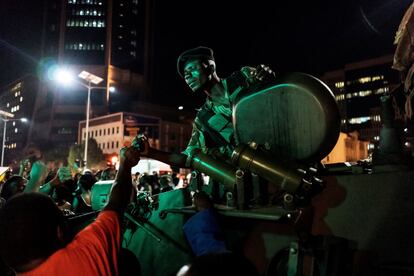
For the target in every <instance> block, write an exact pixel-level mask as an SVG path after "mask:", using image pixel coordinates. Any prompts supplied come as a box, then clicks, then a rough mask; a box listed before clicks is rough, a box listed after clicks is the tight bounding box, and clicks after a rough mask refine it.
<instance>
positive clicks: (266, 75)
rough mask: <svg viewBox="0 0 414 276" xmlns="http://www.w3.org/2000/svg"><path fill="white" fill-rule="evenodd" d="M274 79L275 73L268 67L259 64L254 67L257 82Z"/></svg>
mask: <svg viewBox="0 0 414 276" xmlns="http://www.w3.org/2000/svg"><path fill="white" fill-rule="evenodd" d="M275 77H276V75H275V72H274V71H272V69H270V67H269V66H267V65H264V64H260V65H259V66H257V67H256V74H255V78H256V79H257V80H258V81H268V80H271V79H274V78H275Z"/></svg>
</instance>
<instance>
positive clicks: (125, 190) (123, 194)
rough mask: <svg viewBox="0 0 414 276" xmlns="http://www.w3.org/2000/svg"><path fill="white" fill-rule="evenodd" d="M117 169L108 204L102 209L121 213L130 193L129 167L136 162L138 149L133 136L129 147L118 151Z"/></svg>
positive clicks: (131, 187) (130, 178)
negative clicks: (118, 161)
mask: <svg viewBox="0 0 414 276" xmlns="http://www.w3.org/2000/svg"><path fill="white" fill-rule="evenodd" d="M119 156H120V163H119V170H118V173H117V175H116V178H115V182H114V185H113V187H112V190H111V194H110V196H109V201H108V204H107V205H106V206H105V208H104V210H112V211H116V212H118V214H119V215H122V214H123V213H124V211H125V209H126V207H127V206H128V203H129V201H130V199H131V193H132V189H133V186H132V177H131V169H132V167H134V166H135V165H136V164H138V162H139V159H140V150H139V146H138V141H137V139H136V138H135V139H134V140H133V141H132V145H131V146H130V147H124V148H122V149H121V151H120V153H119Z"/></svg>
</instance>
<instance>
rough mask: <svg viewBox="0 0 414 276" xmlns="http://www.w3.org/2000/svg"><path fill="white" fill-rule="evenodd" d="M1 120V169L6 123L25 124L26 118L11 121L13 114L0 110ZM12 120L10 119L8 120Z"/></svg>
mask: <svg viewBox="0 0 414 276" xmlns="http://www.w3.org/2000/svg"><path fill="white" fill-rule="evenodd" d="M0 115H1V120H2V121H3V143H2V146H1V167H3V164H4V149H5V147H6V130H7V122H9V121H22V122H26V121H27V119H26V118H20V119H13V117H14V114H12V113H9V112H6V111H3V110H0ZM9 118H12V119H9Z"/></svg>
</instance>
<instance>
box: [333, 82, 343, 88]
mask: <svg viewBox="0 0 414 276" xmlns="http://www.w3.org/2000/svg"><path fill="white" fill-rule="evenodd" d="M335 87H336V88H342V87H344V82H343V81H340V82H337V83H335Z"/></svg>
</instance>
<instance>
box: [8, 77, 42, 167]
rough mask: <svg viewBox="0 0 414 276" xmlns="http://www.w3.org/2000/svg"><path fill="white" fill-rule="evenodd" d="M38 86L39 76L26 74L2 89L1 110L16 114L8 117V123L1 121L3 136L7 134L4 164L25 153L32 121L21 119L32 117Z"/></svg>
mask: <svg viewBox="0 0 414 276" xmlns="http://www.w3.org/2000/svg"><path fill="white" fill-rule="evenodd" d="M37 87H38V80H37V78H36V77H35V76H33V75H26V76H24V77H22V78H20V79H18V80H16V81H14V82H12V83H10V84H8V85H6V86H4V87H2V89H1V97H0V110H2V111H6V112H8V113H11V114H13V115H14V117H13V118H6V119H8V120H9V121H8V122H7V124H5V123H4V121H3V122H1V126H2V128H1V130H2V131H1V133H2V137H3V135H4V136H5V141H4V165H7V164H9V162H10V161H11V160H13V159H15V158H17V159H19V158H21V154H23V148H24V147H25V146H26V142H27V134H28V131H29V124H30V121H29V120H28V121H27V122H23V121H21V120H20V119H23V118H24V119H29V118H31V115H32V113H33V104H32V103H33V101H34V100H35V97H36V92H37ZM1 145H3V144H1ZM2 150H3V149H2Z"/></svg>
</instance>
